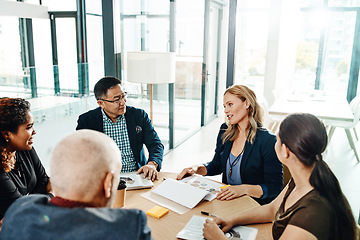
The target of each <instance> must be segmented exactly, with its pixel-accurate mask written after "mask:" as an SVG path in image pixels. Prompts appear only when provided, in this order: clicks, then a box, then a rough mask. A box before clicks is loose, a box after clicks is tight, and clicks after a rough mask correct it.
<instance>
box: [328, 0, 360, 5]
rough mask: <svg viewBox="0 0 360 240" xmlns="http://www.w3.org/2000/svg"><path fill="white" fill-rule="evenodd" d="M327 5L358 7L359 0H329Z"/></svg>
mask: <svg viewBox="0 0 360 240" xmlns="http://www.w3.org/2000/svg"><path fill="white" fill-rule="evenodd" d="M329 7H360V1H359V0H329Z"/></svg>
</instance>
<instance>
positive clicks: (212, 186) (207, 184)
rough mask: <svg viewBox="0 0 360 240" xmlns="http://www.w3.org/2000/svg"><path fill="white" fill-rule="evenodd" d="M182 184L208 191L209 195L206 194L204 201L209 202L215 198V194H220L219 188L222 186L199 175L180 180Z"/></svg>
mask: <svg viewBox="0 0 360 240" xmlns="http://www.w3.org/2000/svg"><path fill="white" fill-rule="evenodd" d="M180 181H181V182H183V183H186V184H189V185H191V186H192V187H195V188H199V189H203V190H206V191H208V192H209V193H211V194H207V195H206V197H205V198H204V199H205V200H208V201H211V200H213V199H215V198H216V196H217V194H218V193H219V192H220V187H222V186H224V184H222V183H218V182H215V181H212V180H210V179H206V178H204V177H203V176H201V175H197V174H194V175H192V176H190V177H186V178H183V179H181V180H180Z"/></svg>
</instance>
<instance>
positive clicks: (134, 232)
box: [0, 130, 151, 240]
mask: <svg viewBox="0 0 360 240" xmlns="http://www.w3.org/2000/svg"><path fill="white" fill-rule="evenodd" d="M50 170H51V184H52V188H53V191H54V194H55V197H53V198H52V199H51V200H50V201H48V199H47V198H46V196H42V195H30V196H25V197H22V198H20V199H18V200H17V201H15V203H14V204H12V206H11V207H10V208H9V210H8V211H7V212H6V214H5V217H4V223H3V227H2V232H1V236H0V238H1V239H87V240H88V239H151V233H150V228H149V227H148V225H147V223H146V222H147V219H146V215H145V214H144V212H142V211H141V210H136V209H112V208H109V207H112V205H113V203H114V200H115V197H116V192H117V187H118V184H119V173H120V171H121V154H120V151H119V148H118V147H117V145H116V144H115V142H114V141H113V140H112V139H111V138H110V137H108V136H107V135H105V134H103V133H100V132H96V131H93V130H80V131H77V132H75V133H72V134H70V135H69V136H67V137H65V138H64V139H63V140H62V141H61V142H60V143H59V144H58V145H57V146H56V147H55V149H54V152H53V154H52V158H51V163H50Z"/></svg>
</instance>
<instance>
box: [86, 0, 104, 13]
mask: <svg viewBox="0 0 360 240" xmlns="http://www.w3.org/2000/svg"><path fill="white" fill-rule="evenodd" d="M85 6H86V7H85V10H86V13H91V14H99V15H101V14H102V1H101V0H86V1H85Z"/></svg>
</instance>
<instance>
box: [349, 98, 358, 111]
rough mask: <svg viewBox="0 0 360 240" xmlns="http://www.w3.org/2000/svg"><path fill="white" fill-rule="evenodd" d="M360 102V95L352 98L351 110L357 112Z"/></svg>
mask: <svg viewBox="0 0 360 240" xmlns="http://www.w3.org/2000/svg"><path fill="white" fill-rule="evenodd" d="M359 103H360V95H358V96H356V97H354V98H353V100H351V102H350V108H351V111H352V112H353V113H355V111H356V108H357V106H358V105H359Z"/></svg>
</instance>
